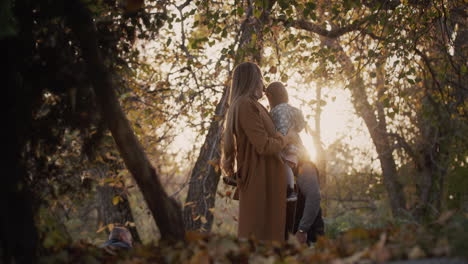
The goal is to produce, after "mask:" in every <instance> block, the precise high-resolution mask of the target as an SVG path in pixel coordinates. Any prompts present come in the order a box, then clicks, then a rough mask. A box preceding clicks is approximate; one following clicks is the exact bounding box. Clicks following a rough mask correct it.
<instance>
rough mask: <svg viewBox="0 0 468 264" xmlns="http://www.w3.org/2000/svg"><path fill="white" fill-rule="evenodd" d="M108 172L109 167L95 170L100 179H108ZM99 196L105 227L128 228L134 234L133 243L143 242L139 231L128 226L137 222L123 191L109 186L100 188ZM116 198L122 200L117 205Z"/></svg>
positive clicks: (100, 212)
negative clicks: (112, 225)
mask: <svg viewBox="0 0 468 264" xmlns="http://www.w3.org/2000/svg"><path fill="white" fill-rule="evenodd" d="M108 171H109V168H108V167H107V166H102V167H98V168H96V169H95V172H96V174H97V176H98V178H99V179H106V178H107V177H106V172H108ZM97 194H98V195H97V196H98V204H99V216H100V221H102V222H103V224H104V225H108V224H114V225H115V224H118V225H122V226H126V227H127V228H128V230H129V231H130V233H131V234H132V237H133V241H135V242H141V239H140V236H139V235H138V231H137V229H136V228H135V227H134V226H129V225H126V223H127V222H129V223H134V222H135V221H134V219H133V214H132V210H131V208H130V203H129V201H128V197H127V195H126V194H125V193H122V192H121V189H119V188H116V187H112V186H108V185H104V186H98V187H97ZM116 196H118V197H120V198H122V199H121V200H119V202H118V203H117V204H116V205H114V202H113V199H114V197H116Z"/></svg>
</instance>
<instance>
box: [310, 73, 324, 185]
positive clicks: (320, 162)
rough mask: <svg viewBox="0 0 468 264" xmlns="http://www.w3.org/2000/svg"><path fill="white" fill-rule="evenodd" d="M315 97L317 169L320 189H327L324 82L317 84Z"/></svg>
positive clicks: (314, 136)
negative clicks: (323, 127) (323, 119)
mask: <svg viewBox="0 0 468 264" xmlns="http://www.w3.org/2000/svg"><path fill="white" fill-rule="evenodd" d="M315 97H316V100H317V104H316V106H315V117H314V121H315V134H314V135H313V139H314V145H315V150H316V152H317V169H318V170H319V183H320V188H325V189H326V185H327V161H326V157H325V156H326V154H325V150H324V149H323V146H322V127H321V116H322V106H321V104H320V101H321V100H322V82H321V81H318V82H317V87H316V89H315Z"/></svg>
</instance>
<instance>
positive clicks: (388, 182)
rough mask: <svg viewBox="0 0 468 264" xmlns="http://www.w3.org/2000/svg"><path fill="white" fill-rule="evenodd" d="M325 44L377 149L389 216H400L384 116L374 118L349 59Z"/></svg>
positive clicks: (401, 203)
mask: <svg viewBox="0 0 468 264" xmlns="http://www.w3.org/2000/svg"><path fill="white" fill-rule="evenodd" d="M327 44H328V45H330V46H331V47H333V48H335V49H336V50H337V51H338V53H339V55H338V61H339V63H340V64H341V66H342V67H343V70H344V74H345V75H346V76H347V77H348V78H349V80H350V84H349V87H350V90H351V95H352V103H353V105H354V108H355V110H356V112H357V113H358V115H359V116H360V117H361V118H362V119H364V122H365V124H366V126H367V129H368V131H369V134H370V136H371V138H372V141H373V143H374V145H375V148H376V150H377V154H378V158H379V161H380V166H381V168H382V175H383V183H384V186H385V188H386V190H387V193H388V196H389V200H390V207H391V210H392V214H393V216H394V217H398V216H401V215H402V214H403V212H404V210H405V207H406V201H405V200H406V199H405V196H404V193H403V187H402V185H401V184H400V183H399V182H398V180H397V175H398V174H397V169H396V164H395V160H394V158H393V154H392V152H393V151H392V146H391V145H390V142H389V140H388V132H387V127H386V122H385V118H384V117H385V116H383V118H382V119H381V120H378V119H377V117H376V116H375V114H374V112H375V111H374V108H373V107H372V105H371V104H370V103H369V101H368V98H367V93H366V87H365V84H364V80H363V79H362V77H361V75H360V74H357V72H356V69H355V67H354V65H353V63H352V61H351V59H350V58H349V56H348V55H347V54H346V53H345V52H344V50H343V48H342V46H341V45H340V44H339V43H338V41H337V40H334V39H333V40H332V39H330V40H328V43H327ZM382 113H383V112H382Z"/></svg>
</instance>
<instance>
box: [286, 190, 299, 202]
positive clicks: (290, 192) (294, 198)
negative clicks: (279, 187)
mask: <svg viewBox="0 0 468 264" xmlns="http://www.w3.org/2000/svg"><path fill="white" fill-rule="evenodd" d="M286 201H288V202H295V201H297V193H296V192H295V191H294V189H293V188H289V187H288V191H287V197H286Z"/></svg>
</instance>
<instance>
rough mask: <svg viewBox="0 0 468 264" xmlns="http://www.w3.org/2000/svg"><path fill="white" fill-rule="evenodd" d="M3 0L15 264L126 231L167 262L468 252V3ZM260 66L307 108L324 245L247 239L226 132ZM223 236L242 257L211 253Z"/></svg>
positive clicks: (7, 228) (87, 246)
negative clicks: (238, 71)
mask: <svg viewBox="0 0 468 264" xmlns="http://www.w3.org/2000/svg"><path fill="white" fill-rule="evenodd" d="M1 10H2V16H1V19H2V23H1V28H0V40H1V43H2V44H1V45H2V47H3V50H4V52H5V54H6V58H7V61H6V66H7V67H6V73H5V77H6V79H7V90H8V93H7V109H8V111H7V117H8V118H7V120H8V125H6V126H5V130H6V131H7V133H8V135H7V138H6V139H7V140H8V141H9V142H8V144H7V146H8V151H7V154H8V155H7V157H8V158H7V162H6V164H7V166H8V173H6V175H5V177H4V179H5V180H4V183H3V184H2V191H1V192H2V196H3V197H2V201H3V203H4V206H5V207H4V208H7V211H6V212H5V213H4V214H2V222H1V226H2V227H1V230H2V231H1V233H2V251H1V253H0V255H1V256H2V258H3V259H4V260H5V262H6V263H10V262H11V263H13V262H14V263H16V262H19V263H21V262H24V263H32V262H34V261H37V258H38V256H42V257H44V256H47V257H51V261H52V259H53V256H58V255H59V253H57V252H68V253H67V254H68V255H67V256H69V258H68V261H71V260H72V259H74V258H77V259H79V258H80V257H79V256H78V257H77V256H76V254H78V255H80V256H85V255H92V256H94V257H95V258H96V259H98V260H101V261H112V260H110V259H107V258H106V257H103V255H102V254H101V253H97V252H98V251H97V249H96V248H95V246H99V245H100V244H102V243H103V242H105V240H106V239H107V235H108V234H109V232H110V231H111V230H112V229H113V228H114V227H115V226H117V225H123V226H126V227H127V228H128V229H129V230H130V232H131V234H132V236H133V238H134V241H135V242H136V243H138V244H141V245H144V246H142V247H141V248H142V250H143V251H141V252H138V253H135V254H137V255H138V256H139V257H144V256H145V254H144V253H142V252H144V251H145V250H147V251H148V252H150V251H151V250H153V253H151V254H154V255H151V254H150V255H148V256H147V260H148V261H151V260H153V261H158V260H160V261H164V262H176V261H177V262H179V261H188V260H189V259H192V261H197V260H198V261H199V262H202V261H205V259H207V258H208V259H211V260H214V259H223V258H227V259H228V260H229V261H243V260H245V259H247V260H248V259H249V254H251V255H252V256H254V258H257V257H258V258H266V259H268V258H269V257H270V256H271V257H272V258H273V259H274V260H278V259H279V260H280V261H285V262H289V261H293V260H294V261H296V262H298V263H300V262H302V261H309V260H312V259H313V260H315V261H319V262H320V261H321V262H323V263H328V262H330V261H331V260H333V259H342V260H343V259H346V258H348V260H346V261H349V263H354V262H356V261H358V260H360V259H365V258H370V259H372V260H374V261H387V260H392V259H407V258H423V257H440V256H463V253H460V252H465V253H464V256H465V257H466V252H468V250H467V251H465V249H466V242H468V240H467V235H466V231H464V230H466V228H467V226H468V217H467V216H468V192H467V190H468V167H467V163H468V140H467V139H468V138H467V135H468V122H467V111H468V105H467V104H468V102H467V94H468V87H467V84H468V77H467V72H468V64H467V61H468V60H467V55H468V54H467V53H468V51H467V41H468V29H467V13H466V12H467V5H466V1H464V0H452V1H446V0H423V1H413V0H406V1H400V0H365V1H358V0H339V1H338V0H337V1H330V0H317V1H302V0H288V1H286V0H232V1H211V0H206V1H200V0H193V1H192V0H186V1H167V0H157V1H154V0H146V1H144V0H118V1H115V0H102V1H90V0H69V1H59V0H54V1H49V0H48V1H45V0H37V1H30V0H15V1H13V0H5V1H2V9H1ZM244 61H250V62H255V63H256V64H258V65H259V67H260V69H261V71H262V74H263V76H264V79H265V82H267V83H270V82H273V81H281V82H283V83H285V84H286V87H287V89H288V92H289V93H290V102H291V104H294V105H295V106H296V107H299V108H301V110H302V111H303V112H304V114H305V119H306V122H307V124H308V126H307V127H308V129H307V133H303V134H301V137H302V139H303V141H304V142H305V144H306V145H307V146H306V148H307V150H308V151H309V154H310V155H311V157H312V160H313V162H314V163H315V165H316V166H317V168H318V171H319V181H320V190H321V196H322V201H321V206H322V209H323V214H324V219H325V230H326V233H325V236H324V237H323V238H322V240H320V241H319V242H318V243H317V246H316V248H315V249H314V250H315V251H313V249H311V248H305V247H303V246H301V245H297V243H296V244H295V242H294V241H293V242H291V241H288V243H287V244H286V245H285V246H282V247H281V246H278V245H273V246H270V247H269V246H265V245H261V246H258V248H257V249H258V250H257V249H255V246H252V245H248V244H242V242H239V241H238V240H236V238H235V236H236V230H237V221H238V219H237V217H238V216H237V210H238V203H237V202H236V201H234V200H233V199H232V196H233V194H234V190H233V189H232V188H230V187H228V186H225V185H224V184H222V183H221V184H220V183H219V182H220V178H221V177H222V175H221V169H220V157H221V156H220V155H221V154H220V144H221V135H222V132H223V124H224V123H223V122H224V119H225V117H226V112H227V109H228V108H229V105H228V104H227V100H228V97H229V94H228V91H229V87H230V83H231V79H230V78H231V74H232V71H233V69H234V67H235V66H236V65H238V64H239V63H241V62H244ZM260 102H261V103H262V104H263V105H265V106H267V107H268V102H267V101H266V99H265V98H263V99H261V100H260ZM10 139H14V140H10ZM10 141H11V142H10ZM405 228H407V230H411V231H408V232H407V233H405V232H404V230H405ZM402 230H403V231H402ZM408 233H411V234H413V236H411V238H408ZM426 235H427V236H426ZM157 241H159V243H158V245H157V246H155V245H153V246H154V247H155V248H151V243H150V242H157ZM182 241H184V242H182ZM405 241H406V242H405ZM421 241H425V242H421ZM166 243H167V244H166ZM177 243H189V245H190V246H188V247H186V248H184V247H183V246H181V245H182V244H177ZM217 243H218V244H222V245H225V247H226V248H229V250H231V251H229V250H227V249H226V251H223V250H221V249H220V251H219V252H218V251H216V252H217V253H216V254H215V255H210V254H209V253H208V252H207V251H206V247H210V245H211V246H214V245H216V244H217ZM405 243H407V244H405ZM348 244H351V245H352V246H350V245H348ZM167 245H172V247H171V246H167ZM174 245H176V246H174ZM166 246H167V247H166ZM61 250H63V251H61ZM167 250H172V251H177V252H179V253H177V254H176V253H174V254H175V255H171V257H168V256H169V255H167V254H166V253H167V252H166V251H167ZM85 251H86V252H85ZM172 251H171V252H172ZM77 252H78V253H77ZM79 252H81V253H79ZM184 252H185V253H184ZM220 252H221V253H220ZM228 252H231V253H228ZM278 252H279V253H278ZM325 252H326V253H325ZM74 254H75V255H74ZM229 254H230V255H229ZM165 255H166V258H163V257H162V256H165ZM252 256H251V257H252ZM353 256H354V258H351V257H353ZM127 257H129V256H127ZM15 261H16V262H15ZM44 261H47V260H46V259H44ZM55 261H57V262H60V261H61V260H60V259H59V258H57V259H56V260H55ZM63 261H64V262H67V260H63ZM346 261H345V260H344V262H343V263H348V262H346ZM353 261H354V262H353ZM203 263H204V262H203ZM338 263H341V262H338Z"/></svg>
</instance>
